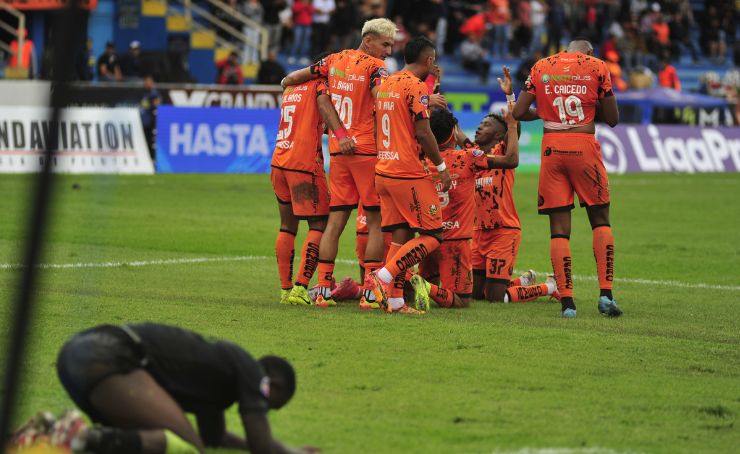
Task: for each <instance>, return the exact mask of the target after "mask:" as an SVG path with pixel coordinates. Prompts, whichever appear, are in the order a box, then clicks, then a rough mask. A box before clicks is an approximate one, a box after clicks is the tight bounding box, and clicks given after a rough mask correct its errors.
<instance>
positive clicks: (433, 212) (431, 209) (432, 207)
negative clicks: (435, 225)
mask: <svg viewBox="0 0 740 454" xmlns="http://www.w3.org/2000/svg"><path fill="white" fill-rule="evenodd" d="M438 211H439V209H438V208H437V205H434V204H432V205H430V206H429V214H430V215H431V216H436V215H437V212H438Z"/></svg>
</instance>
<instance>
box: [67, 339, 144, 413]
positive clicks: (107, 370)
mask: <svg viewBox="0 0 740 454" xmlns="http://www.w3.org/2000/svg"><path fill="white" fill-rule="evenodd" d="M145 358H146V355H145V354H144V352H143V350H142V348H141V346H140V345H139V344H138V343H137V342H136V341H135V340H134V339H133V338H132V337H131V336H130V335H129V334H128V333H127V332H126V331H125V330H124V329H123V328H121V327H120V326H113V325H102V326H97V327H95V328H92V329H89V330H87V331H83V332H81V333H79V334H77V335H75V336H74V337H73V338H72V339H70V340H69V341H67V343H66V344H64V346H63V347H62V350H61V351H60V352H59V356H58V357H57V374H58V375H59V380H60V381H61V382H62V385H63V386H64V389H66V390H67V393H68V394H69V396H70V397H71V398H72V400H73V401H74V403H75V404H77V406H78V407H79V408H80V410H82V411H84V412H85V413H87V415H88V416H89V417H90V418H91V419H92V420H93V421H94V422H97V423H103V424H105V423H106V421H103V420H102V418H101V416H100V415H99V414H98V412H96V411H95V409H94V408H93V406H92V404H91V403H90V400H89V397H90V393H91V392H92V390H93V389H94V388H95V386H97V384H98V383H100V382H101V381H103V380H104V379H106V378H108V377H110V376H111V375H117V374H127V373H129V372H131V371H133V370H135V369H139V368H141V367H142V366H143V365H144V364H145Z"/></svg>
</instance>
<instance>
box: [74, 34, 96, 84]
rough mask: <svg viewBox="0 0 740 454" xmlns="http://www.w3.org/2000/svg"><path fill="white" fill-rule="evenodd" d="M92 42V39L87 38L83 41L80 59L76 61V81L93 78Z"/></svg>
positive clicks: (93, 57) (93, 58)
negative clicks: (83, 46) (83, 47)
mask: <svg viewBox="0 0 740 454" xmlns="http://www.w3.org/2000/svg"><path fill="white" fill-rule="evenodd" d="M92 48H93V42H92V38H87V40H86V41H85V50H83V51H82V53H81V54H80V57H79V58H78V59H77V65H76V68H75V69H76V70H77V79H79V80H84V81H89V80H93V78H94V77H95V55H93V52H92Z"/></svg>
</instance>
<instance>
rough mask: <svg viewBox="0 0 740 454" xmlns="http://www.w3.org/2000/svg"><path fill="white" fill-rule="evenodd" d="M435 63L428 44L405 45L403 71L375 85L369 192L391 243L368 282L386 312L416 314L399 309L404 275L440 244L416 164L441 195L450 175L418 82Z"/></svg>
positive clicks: (432, 203) (434, 207)
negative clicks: (433, 173)
mask: <svg viewBox="0 0 740 454" xmlns="http://www.w3.org/2000/svg"><path fill="white" fill-rule="evenodd" d="M435 58H436V51H435V49H434V44H433V43H432V42H431V41H429V40H428V39H426V38H423V37H419V38H414V39H412V40H411V41H409V42H408V43H407V44H406V47H405V49H404V59H405V61H406V67H405V68H404V69H403V70H402V71H399V72H398V73H396V74H394V75H392V76H390V77H388V78H387V79H386V80H385V81H384V82H383V83H382V84H381V86H380V90H379V91H378V93H377V95H376V100H375V121H376V127H375V129H376V131H377V144H378V161H377V164H376V165H375V187H376V189H377V190H378V194H379V195H380V200H381V217H382V220H383V224H382V225H383V230H384V231H391V232H393V243H391V247H390V250H389V252H388V257H389V258H388V259H387V260H386V262H385V265H384V266H383V267H382V268H380V269H379V270H378V271H377V272H371V273H369V275H368V277H369V280H370V281H371V282H372V284H373V287H374V292H375V297H376V301H377V302H379V303H380V304H381V305H382V306H383V309H385V311H386V312H393V311H400V312H404V313H419V312H420V311H418V310H416V309H414V308H411V307H409V306H407V305H406V304H405V303H404V299H403V286H404V283H405V280H406V273H407V272H408V271H410V270H411V268H412V267H413V266H414V265H416V264H417V263H419V262H420V261H421V260H422V259H424V257H426V256H427V255H429V254H430V253H431V252H433V251H434V250H435V249H437V248H438V247H439V244H440V243H441V241H442V209H441V207H440V206H439V199H438V197H437V190H436V189H435V187H434V182H433V181H432V179H431V177H430V176H429V174H428V172H427V170H426V169H425V168H424V163H423V161H422V158H423V155H426V156H427V157H428V158H429V159H430V160H431V161H432V163H433V164H434V165H435V166H437V169H438V171H439V176H440V179H441V182H442V190H443V191H447V190H448V189H449V188H450V174H449V172H448V171H447V169H446V165H445V163H444V161H443V160H442V157H441V156H440V154H439V148H438V146H437V141H436V140H435V139H434V134H432V131H431V129H430V127H429V109H428V106H429V88H428V87H427V85H426V84H425V83H424V82H422V80H423V79H424V78H426V76H427V75H428V74H429V72H430V71H431V70H432V68H433V66H434V60H435ZM420 148H421V150H420ZM420 151H422V152H423V155H422V154H421V153H420ZM414 232H418V233H419V237H418V238H414ZM366 263H367V262H366Z"/></svg>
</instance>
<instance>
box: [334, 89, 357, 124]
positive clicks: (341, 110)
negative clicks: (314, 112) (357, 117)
mask: <svg viewBox="0 0 740 454" xmlns="http://www.w3.org/2000/svg"><path fill="white" fill-rule="evenodd" d="M331 100H332V102H333V103H334V109H336V111H337V114H338V115H339V120H340V121H341V122H342V124H343V125H344V128H345V129H349V128H351V127H352V99H351V98H350V97H348V96H342V95H338V94H336V93H332V94H331Z"/></svg>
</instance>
